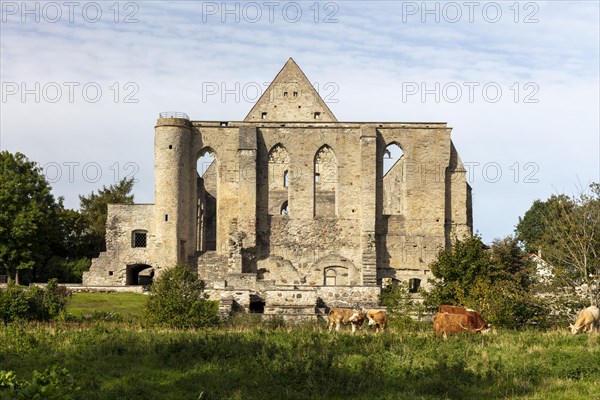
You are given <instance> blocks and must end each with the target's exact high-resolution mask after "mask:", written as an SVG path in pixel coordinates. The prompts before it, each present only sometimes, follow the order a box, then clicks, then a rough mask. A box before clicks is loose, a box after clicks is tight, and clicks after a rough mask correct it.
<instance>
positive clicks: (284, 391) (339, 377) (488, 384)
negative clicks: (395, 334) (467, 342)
mask: <svg viewBox="0 0 600 400" xmlns="http://www.w3.org/2000/svg"><path fill="white" fill-rule="evenodd" d="M141 335H143V333H142V334H141ZM126 336H128V335H126ZM132 339H134V338H133V337H129V338H128V339H126V338H121V339H119V340H112V341H111V340H110V338H108V337H105V338H103V339H102V340H100V341H98V342H96V343H94V344H93V345H91V346H90V347H88V348H86V349H85V350H80V351H79V352H78V354H74V353H73V354H70V355H65V357H66V359H67V360H69V364H71V365H69V366H68V368H69V369H70V370H71V371H73V373H74V375H75V376H76V378H78V379H79V381H80V382H82V385H81V386H82V398H85V399H89V400H92V399H103V400H104V399H124V398H126V399H143V400H148V399H160V400H167V399H177V400H181V399H202V400H204V399H375V398H377V399H386V398H388V399H457V400H458V399H468V398H486V399H500V398H506V397H507V396H518V395H526V394H528V393H531V392H532V390H534V389H535V386H532V385H535V382H531V383H527V384H524V383H515V382H520V381H519V380H518V379H517V380H515V379H513V378H514V376H515V374H514V372H510V371H504V370H503V369H502V367H500V366H498V365H496V366H494V367H492V368H488V369H486V370H485V371H482V372H473V369H474V366H473V364H468V363H467V362H466V361H465V360H464V359H461V358H458V357H455V358H453V359H451V360H445V359H442V358H443V357H445V355H444V354H440V355H439V358H435V357H434V358H431V357H429V358H427V359H425V360H412V361H411V360H410V358H411V357H412V356H411V355H410V354H397V357H394V358H391V357H389V355H390V354H391V353H389V350H385V348H384V347H386V346H389V345H390V344H389V342H390V341H391V340H390V339H383V340H382V339H376V338H372V337H369V336H366V337H363V338H360V337H356V338H354V337H347V336H342V337H340V338H335V337H331V336H328V335H325V334H308V335H305V336H298V337H297V336H293V335H289V336H287V337H286V336H285V335H284V334H280V335H278V334H268V333H267V334H261V333H260V332H259V333H256V332H253V333H245V334H241V333H240V334H232V333H229V334H227V333H209V334H202V335H194V334H191V333H190V334H184V333H179V334H176V335H175V337H171V338H169V337H168V336H165V337H162V336H161V337H160V338H158V337H155V338H150V340H148V339H149V338H144V337H143V336H141V337H139V338H138V341H136V340H132ZM420 344H421V345H423V343H420ZM425 344H426V345H431V346H435V341H431V340H429V339H428V340H426V341H425ZM413 345H418V344H417V343H413ZM399 349H400V347H396V350H397V352H401V350H399ZM101 354H103V355H104V356H100V355H101ZM75 360H77V361H76V362H75ZM88 384H89V385H88ZM88 389H89V390H88Z"/></svg>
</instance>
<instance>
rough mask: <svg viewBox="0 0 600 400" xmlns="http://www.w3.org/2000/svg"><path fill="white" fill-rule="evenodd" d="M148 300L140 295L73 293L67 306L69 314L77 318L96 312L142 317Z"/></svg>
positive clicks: (145, 296)
mask: <svg viewBox="0 0 600 400" xmlns="http://www.w3.org/2000/svg"><path fill="white" fill-rule="evenodd" d="M147 299H148V296H147V295H144V294H139V293H73V295H72V296H71V298H70V299H69V302H68V304H67V313H69V314H72V315H74V316H76V317H82V316H83V315H86V314H88V315H92V314H93V313H94V312H100V313H118V314H119V315H121V316H123V317H130V316H134V317H140V316H142V314H143V313H144V306H145V304H146V300H147Z"/></svg>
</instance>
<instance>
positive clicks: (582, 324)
mask: <svg viewBox="0 0 600 400" xmlns="http://www.w3.org/2000/svg"><path fill="white" fill-rule="evenodd" d="M599 324H600V310H598V307H596V306H589V307H588V308H584V309H583V310H581V311H579V314H578V315H577V321H575V325H569V328H571V333H572V334H573V335H577V334H578V333H579V332H586V331H589V332H598V325H599Z"/></svg>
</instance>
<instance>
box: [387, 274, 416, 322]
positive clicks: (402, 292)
mask: <svg viewBox="0 0 600 400" xmlns="http://www.w3.org/2000/svg"><path fill="white" fill-rule="evenodd" d="M379 301H380V303H381V305H382V306H384V307H385V308H386V310H387V313H388V315H389V319H390V324H392V325H395V326H397V327H399V328H408V327H412V326H413V325H414V323H415V321H414V320H413V319H412V315H415V314H416V315H419V316H420V315H421V314H422V312H423V311H424V308H423V306H422V305H421V304H420V303H417V302H415V301H414V299H413V297H412V295H411V294H410V292H409V290H408V282H399V283H397V284H395V283H394V284H390V285H387V286H385V287H384V288H383V289H382V290H381V294H380V295H379Z"/></svg>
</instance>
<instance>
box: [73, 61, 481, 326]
mask: <svg viewBox="0 0 600 400" xmlns="http://www.w3.org/2000/svg"><path fill="white" fill-rule="evenodd" d="M450 133H451V128H449V127H448V126H447V124H446V123H404V122H339V121H338V120H337V119H336V117H335V116H334V115H333V113H332V112H331V110H330V109H329V108H328V106H327V105H326V104H325V102H324V101H323V100H322V99H321V97H320V96H319V94H318V93H317V92H316V91H315V89H314V88H313V86H312V85H311V84H310V82H309V81H308V79H307V78H306V76H305V75H304V73H303V72H302V71H301V70H300V68H299V67H298V66H297V65H296V63H295V62H294V61H293V60H292V59H290V60H289V61H288V62H287V63H286V64H285V65H284V67H283V68H282V69H281V71H280V72H279V73H278V74H277V76H276V77H275V79H274V80H273V82H272V83H271V85H270V86H269V87H268V88H267V90H266V91H265V92H264V93H263V95H262V96H261V97H260V99H259V100H258V101H257V103H256V104H255V105H254V107H253V108H252V110H250V112H249V113H248V115H247V116H246V118H245V119H244V120H243V121H239V122H233V121H192V120H189V118H187V116H186V115H184V114H181V115H179V114H161V117H160V118H159V119H158V121H157V123H156V126H155V133H154V173H155V202H154V204H133V205H109V209H108V218H107V225H106V243H107V247H106V251H105V252H103V253H101V254H100V256H99V257H98V258H96V259H94V260H93V262H92V267H91V268H90V271H88V272H86V273H85V274H84V285H88V286H126V285H140V284H144V283H148V282H149V280H150V279H152V277H153V276H154V277H156V276H159V275H160V273H161V272H162V271H164V270H166V269H168V268H170V267H173V266H174V265H176V264H187V265H189V266H191V267H192V268H194V269H195V270H197V272H198V275H199V276H200V278H202V279H203V280H204V281H205V283H206V287H207V290H208V292H209V293H210V295H211V297H212V298H214V299H217V300H220V301H221V304H222V307H225V308H233V309H240V310H250V311H258V312H264V313H265V314H279V315H280V314H284V315H285V314H287V315H295V316H308V315H314V312H315V311H314V310H315V306H316V305H317V304H320V305H326V306H344V305H346V306H353V305H373V304H375V303H377V296H378V294H379V293H380V289H381V285H382V283H385V282H389V281H390V280H392V281H394V280H395V281H400V282H406V283H408V284H409V288H410V290H411V291H416V290H417V289H418V287H419V286H426V285H427V279H428V278H429V277H430V276H431V275H430V271H429V269H428V265H429V263H430V262H431V261H433V260H434V259H435V257H436V254H437V252H438V251H439V250H440V249H442V248H447V247H448V246H450V245H451V242H452V240H453V239H454V238H455V237H464V236H466V235H470V234H471V232H472V207H471V190H470V187H469V185H468V183H467V180H466V171H465V168H464V166H463V164H462V162H461V160H460V157H459V156H458V153H457V151H456V148H455V147H454V145H453V143H452V141H451V138H450ZM206 160H212V162H210V164H208V162H207V161H206ZM199 164H204V166H206V165H208V168H201V169H200V168H199Z"/></svg>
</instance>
